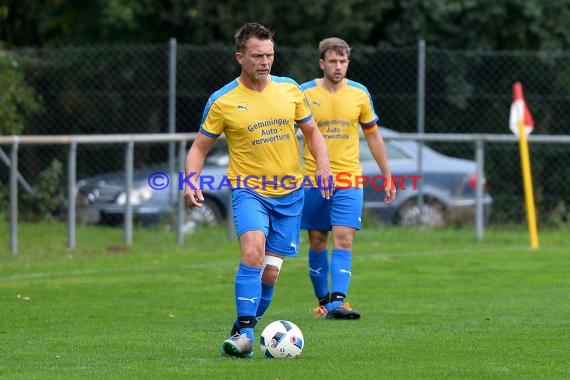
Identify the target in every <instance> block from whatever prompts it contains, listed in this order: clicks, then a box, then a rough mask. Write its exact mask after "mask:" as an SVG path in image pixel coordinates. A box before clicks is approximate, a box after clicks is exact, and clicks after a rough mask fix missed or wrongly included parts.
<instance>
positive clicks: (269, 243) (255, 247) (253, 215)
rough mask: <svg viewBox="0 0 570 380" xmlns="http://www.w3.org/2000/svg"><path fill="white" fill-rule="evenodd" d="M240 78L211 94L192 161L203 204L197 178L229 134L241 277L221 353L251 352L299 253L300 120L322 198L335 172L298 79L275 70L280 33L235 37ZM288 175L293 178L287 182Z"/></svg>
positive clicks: (193, 196) (249, 27)
mask: <svg viewBox="0 0 570 380" xmlns="http://www.w3.org/2000/svg"><path fill="white" fill-rule="evenodd" d="M235 42H236V53H235V56H236V59H237V61H238V63H239V64H240V65H241V74H240V76H239V77H238V78H237V79H235V80H233V81H231V82H230V83H228V84H227V85H225V86H224V87H223V88H221V89H220V90H218V91H216V92H215V93H213V94H212V95H211V96H210V99H209V100H208V102H207V104H206V107H205V110H204V114H203V117H202V123H201V125H200V131H199V134H198V136H197V138H196V140H195V141H194V143H193V144H192V147H191V148H190V150H189V152H188V155H187V158H186V175H187V178H188V176H190V175H192V176H191V177H189V180H188V182H187V183H186V184H185V185H186V186H185V190H184V191H185V192H184V197H185V200H186V203H187V204H188V205H189V206H194V207H202V203H201V202H202V201H203V200H204V197H203V195H202V192H201V190H200V188H199V186H198V181H197V180H196V176H194V175H193V174H197V175H199V174H200V171H201V170H202V168H203V165H204V158H205V157H206V155H207V153H208V151H209V150H210V148H211V147H212V145H213V144H214V142H215V140H216V138H217V137H218V136H220V135H221V134H222V133H223V134H225V137H226V140H227V143H228V147H229V153H230V163H229V166H228V170H227V177H228V180H229V182H230V183H231V188H232V211H233V218H234V224H235V229H236V234H237V236H238V241H239V246H240V252H241V256H240V263H239V265H238V268H237V273H236V277H235V284H234V289H235V305H236V311H237V313H236V314H237V318H236V320H235V322H234V325H233V327H232V331H231V333H230V336H229V337H228V339H226V340H225V341H224V343H223V345H222V354H226V355H230V356H237V357H251V356H252V354H253V342H254V327H255V324H256V323H257V321H258V320H259V318H260V317H261V316H262V315H263V313H264V312H265V310H266V309H267V307H268V306H269V304H270V302H271V299H272V294H273V287H274V285H275V283H276V281H277V277H278V275H279V270H280V269H281V265H282V263H283V258H284V257H285V256H297V254H298V251H297V247H298V244H299V229H300V222H301V212H302V208H303V199H304V194H303V189H302V188H301V187H299V186H292V185H291V183H293V182H296V181H300V180H301V178H302V174H301V166H300V155H299V146H298V142H297V139H296V134H295V132H296V129H295V124H297V125H298V126H299V128H300V129H301V131H302V132H303V134H304V136H305V140H306V141H307V144H308V147H309V150H310V152H311V157H314V159H315V165H316V168H315V172H314V174H315V175H317V176H319V179H320V182H319V186H320V187H321V190H320V196H322V197H324V198H330V196H331V195H332V191H333V183H332V182H333V180H332V171H331V169H330V166H329V160H328V155H327V148H326V143H325V141H324V139H323V136H322V135H321V133H320V132H319V129H318V128H317V125H316V123H315V120H314V119H313V117H312V115H311V110H310V108H309V105H308V102H307V99H306V97H305V95H304V93H303V91H302V90H301V88H300V86H299V85H298V84H297V83H296V82H295V81H293V80H292V79H289V78H286V77H276V76H272V75H270V71H271V65H272V64H273V58H274V50H273V33H272V32H271V31H270V30H269V29H267V28H266V27H264V26H263V25H260V24H257V23H248V24H245V25H243V26H242V27H241V28H240V29H239V30H238V31H237V32H236V35H235ZM284 178H287V181H283V179H284Z"/></svg>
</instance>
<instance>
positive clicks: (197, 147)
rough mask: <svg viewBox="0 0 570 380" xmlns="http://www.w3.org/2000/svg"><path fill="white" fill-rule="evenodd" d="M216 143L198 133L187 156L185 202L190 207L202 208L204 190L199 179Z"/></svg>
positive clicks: (214, 140) (212, 139)
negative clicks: (207, 157)
mask: <svg viewBox="0 0 570 380" xmlns="http://www.w3.org/2000/svg"><path fill="white" fill-rule="evenodd" d="M215 142H216V139H215V138H213V137H208V136H206V135H205V134H203V133H198V136H197V137H196V140H194V143H192V146H191V147H190V150H189V151H188V154H187V155H186V165H185V166H186V178H187V179H186V181H185V183H184V200H185V201H186V204H187V205H188V206H194V207H202V206H203V204H202V203H201V202H203V201H204V196H203V195H202V190H201V189H200V187H199V186H198V181H197V177H199V176H200V173H201V172H202V168H203V167H204V160H205V159H206V156H207V155H208V152H209V151H210V149H211V148H212V145H214V143H215Z"/></svg>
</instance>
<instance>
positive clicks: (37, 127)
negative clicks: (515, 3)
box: [0, 44, 570, 225]
mask: <svg viewBox="0 0 570 380" xmlns="http://www.w3.org/2000/svg"><path fill="white" fill-rule="evenodd" d="M175 51H176V64H175V66H174V67H175V73H174V74H175V76H176V87H175V93H174V94H170V93H169V77H170V74H172V73H171V72H170V71H169V70H170V64H169V62H170V61H169V60H170V59H171V58H172V56H171V55H170V54H171V50H170V47H169V44H163V45H162V44H161V45H134V46H133V45H128V46H95V47H67V48H41V49H20V50H12V51H10V53H11V54H13V55H14V57H15V58H16V59H17V61H18V62H19V65H20V67H21V69H22V71H23V73H24V74H25V78H26V82H27V83H28V84H29V85H30V86H32V87H33V89H34V90H35V91H36V93H37V94H38V95H40V96H41V99H42V104H43V108H44V110H43V112H41V113H39V114H37V115H35V116H33V117H31V118H30V119H29V120H28V122H27V124H26V127H25V129H24V130H23V132H22V134H23V135H38V134H39V135H42V134H50V135H54V134H56V135H67V134H112V133H113V134H114V133H167V132H169V121H170V120H169V106H170V103H169V102H170V101H171V99H174V100H175V106H176V108H175V117H176V124H175V132H194V131H197V130H198V127H199V125H200V121H201V118H202V112H203V109H204V105H205V104H206V101H207V99H208V97H209V96H210V95H211V94H212V92H214V91H216V90H217V89H219V88H220V87H221V86H223V85H224V84H225V83H227V82H229V81H230V80H232V79H233V78H235V77H237V75H238V74H239V67H238V65H237V63H236V61H235V57H234V50H233V48H232V47H226V46H209V47H205V46H192V45H184V44H178V45H177V46H176V50H175ZM418 62H419V58H418V49H415V48H402V49H394V48H371V47H358V46H356V47H354V48H353V51H352V55H351V63H350V68H349V77H350V78H351V79H353V80H355V81H358V82H361V83H363V84H365V85H366V86H367V87H368V89H369V91H370V93H371V95H372V98H373V102H374V105H375V108H376V111H377V113H378V114H379V116H380V119H381V124H382V125H385V126H388V127H389V128H391V129H394V130H396V131H399V132H415V131H416V130H417V128H418V125H417V120H418V101H423V102H424V104H425V128H424V130H425V132H427V133H489V134H494V133H497V134H504V133H510V131H509V129H508V118H509V108H510V104H511V101H512V94H511V87H512V84H513V83H514V82H515V81H521V82H522V83H523V85H524V89H525V98H526V101H527V103H528V104H529V107H530V109H531V112H532V114H533V117H534V120H535V124H536V126H535V131H534V133H535V134H550V135H565V134H567V133H568V126H567V120H568V119H569V118H570V54H569V53H565V52H557V53H536V52H530V53H527V52H493V51H484V52H480V51H450V50H441V49H435V48H429V47H428V48H427V49H426V50H425V71H424V72H419V71H418ZM273 74H274V75H280V76H289V77H292V78H293V79H295V80H296V81H297V82H299V83H302V82H305V81H307V80H310V79H313V78H315V77H318V76H319V75H320V70H319V66H318V52H317V51H316V49H307V48H290V47H281V46H279V45H277V46H276V58H275V63H274V66H273ZM418 77H419V78H420V79H421V78H423V80H425V98H421V94H419V93H418ZM171 95H173V97H171ZM427 145H429V146H431V147H433V148H434V149H436V150H438V151H440V152H442V153H445V154H449V155H451V156H455V157H462V158H468V159H473V157H474V151H473V145H472V144H464V143H453V144H451V143H428V144H427ZM1 148H2V149H3V152H4V153H9V152H8V149H9V148H8V147H7V146H2V147H1ZM569 149H570V147H569V146H568V144H546V143H544V144H542V143H541V144H532V145H531V158H532V169H533V176H534V187H535V191H536V193H535V198H536V199H535V200H536V203H537V205H538V210H539V221H540V223H542V224H549V225H560V224H568V223H570V222H569V221H568V214H569V212H568V210H567V209H568V207H569V205H570V193H569V192H568V191H567V189H566V181H567V179H568V178H570V172H569V170H570V169H569V168H568V165H567V164H566V161H567V158H568V157H570V154H569V153H570V152H569ZM0 153H1V152H0ZM124 154H125V153H124V146H121V145H108V144H101V145H88V146H84V147H80V148H79V149H78V151H77V165H78V171H77V173H78V179H81V178H85V177H89V176H93V175H96V174H100V173H106V172H112V171H117V172H120V171H122V170H123V169H124ZM518 157H519V156H518V146H516V145H515V144H493V143H488V144H486V145H485V174H486V178H487V180H488V184H487V188H488V190H489V193H490V194H491V195H492V197H493V199H494V202H493V211H492V214H491V216H490V219H489V221H490V223H496V224H505V223H509V224H511V223H515V224H518V223H523V222H524V220H525V218H524V200H523V190H522V184H521V174H520V164H519V158H518ZM66 159H67V147H65V146H41V145H33V146H28V147H25V148H23V149H22V150H21V152H20V164H19V167H20V172H21V174H22V176H23V177H24V178H25V180H26V181H27V182H29V183H30V185H31V186H32V187H33V186H34V183H37V180H38V173H42V172H43V171H45V170H47V169H49V168H50V167H51V165H52V163H53V161H54V160H55V161H57V162H60V163H63V164H64V166H63V171H65V162H66ZM167 159H168V149H167V147H166V146H165V144H144V145H140V146H137V147H136V153H135V168H139V167H145V166H149V165H154V164H157V163H161V162H164V161H166V160H167ZM426 165H429V162H428V163H426ZM8 173H9V169H8V165H7V164H6V162H3V163H1V164H0V177H1V179H2V184H3V187H4V188H3V189H2V191H1V192H0V202H4V203H5V201H6V195H5V194H6V192H7V190H6V188H7V178H8ZM63 175H65V173H63ZM61 182H62V183H64V182H65V180H62V181H61ZM61 190H62V192H64V191H65V186H62V187H61Z"/></svg>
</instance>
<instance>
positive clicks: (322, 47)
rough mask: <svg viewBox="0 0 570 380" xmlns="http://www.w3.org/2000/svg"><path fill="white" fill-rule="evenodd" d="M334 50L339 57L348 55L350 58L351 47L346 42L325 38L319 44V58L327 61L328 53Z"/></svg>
mask: <svg viewBox="0 0 570 380" xmlns="http://www.w3.org/2000/svg"><path fill="white" fill-rule="evenodd" d="M329 50H332V51H334V52H335V53H337V54H339V55H346V57H347V58H349V57H350V46H348V44H347V43H346V41H345V40H343V39H342V38H338V37H330V38H325V39H324V40H322V41H321V42H320V43H319V57H320V58H321V59H325V55H326V54H327V51H329Z"/></svg>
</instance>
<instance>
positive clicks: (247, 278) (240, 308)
mask: <svg viewBox="0 0 570 380" xmlns="http://www.w3.org/2000/svg"><path fill="white" fill-rule="evenodd" d="M260 277H261V268H254V267H250V266H247V265H245V264H243V263H240V264H239V266H238V269H237V273H236V279H235V297H236V310H237V319H238V321H239V327H240V333H241V334H244V333H245V334H247V336H248V338H249V339H250V340H251V341H252V342H254V341H255V339H254V336H253V327H254V326H255V314H256V313H257V307H258V305H259V301H260V297H261V281H260V280H259V279H260ZM249 326H251V327H249Z"/></svg>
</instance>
